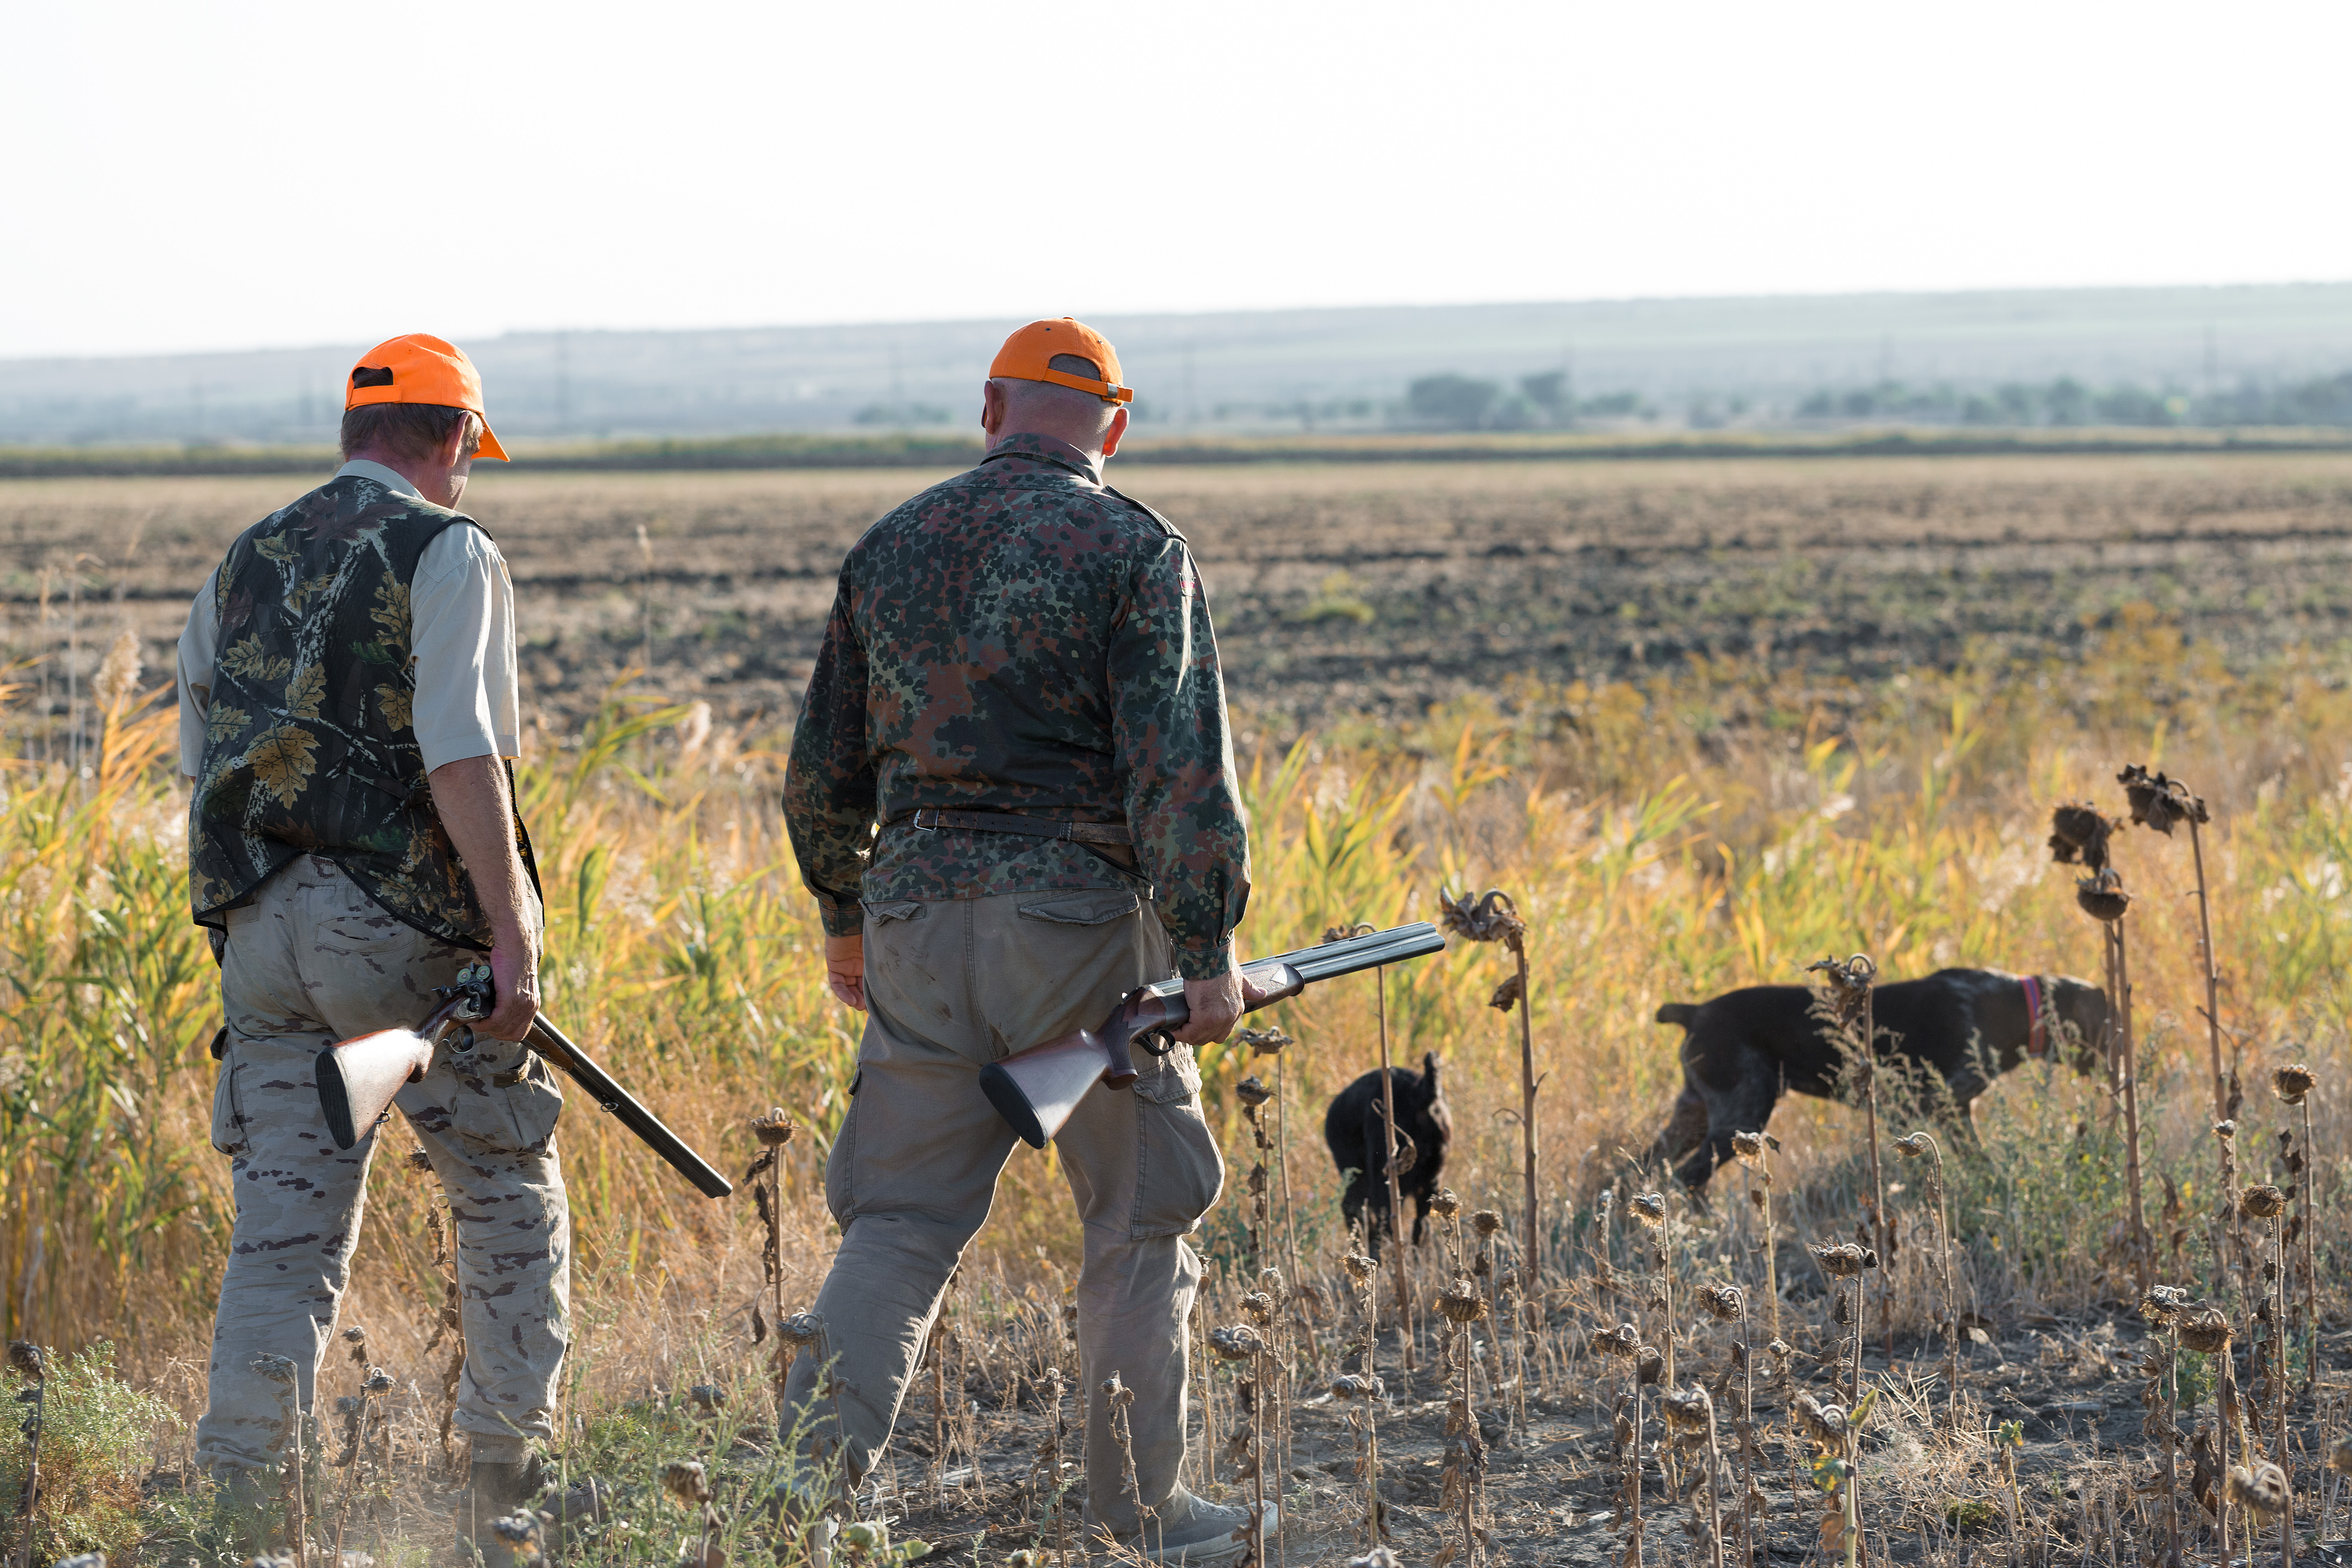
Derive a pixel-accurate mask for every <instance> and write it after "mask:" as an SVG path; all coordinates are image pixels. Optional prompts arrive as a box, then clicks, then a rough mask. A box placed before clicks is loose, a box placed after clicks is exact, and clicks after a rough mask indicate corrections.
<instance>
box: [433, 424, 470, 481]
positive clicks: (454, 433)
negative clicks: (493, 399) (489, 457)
mask: <svg viewBox="0 0 2352 1568" xmlns="http://www.w3.org/2000/svg"><path fill="white" fill-rule="evenodd" d="M473 428H474V416H472V415H471V414H468V415H467V416H465V417H464V418H463V419H460V420H458V421H457V423H456V424H455V425H452V426H450V427H449V434H447V435H446V436H444V437H442V438H441V449H440V450H439V451H438V452H436V453H435V454H434V458H435V460H436V461H437V462H438V463H439V464H440V465H441V466H442V467H443V468H456V467H457V465H458V464H459V463H461V462H463V461H464V460H465V456H466V437H467V435H469V434H470V433H471V432H472V431H473Z"/></svg>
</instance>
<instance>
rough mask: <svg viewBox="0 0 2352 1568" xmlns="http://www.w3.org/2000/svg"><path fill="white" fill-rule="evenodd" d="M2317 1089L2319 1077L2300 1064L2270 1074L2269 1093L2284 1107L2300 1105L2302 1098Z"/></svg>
mask: <svg viewBox="0 0 2352 1568" xmlns="http://www.w3.org/2000/svg"><path fill="white" fill-rule="evenodd" d="M2318 1087H2319V1075H2318V1074H2317V1073H2315V1072H2314V1071H2312V1070H2311V1069H2310V1068H2307V1067H2305V1066H2304V1065H2303V1064H2302V1063H2301V1062H2296V1063H2294V1065H2293V1066H2290V1067H2283V1068H2279V1069H2278V1070H2277V1071H2275V1072H2273V1073H2272V1074H2271V1092H2272V1093H2273V1094H2275V1095H2277V1096H2278V1097H2279V1101H2280V1103H2282V1104H2284V1105H2301V1104H2302V1103H2303V1101H2304V1097H2305V1096H2306V1095H2308V1094H2309V1093H2310V1092H2311V1091H2312V1090H2313V1089H2317V1088H2318Z"/></svg>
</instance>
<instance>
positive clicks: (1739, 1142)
mask: <svg viewBox="0 0 2352 1568" xmlns="http://www.w3.org/2000/svg"><path fill="white" fill-rule="evenodd" d="M1764 1146H1765V1143H1764V1134H1763V1133H1761V1132H1735V1133H1733V1134H1732V1135H1731V1154H1732V1158H1734V1159H1736V1160H1738V1162H1739V1163H1741V1164H1743V1165H1755V1164H1760V1163H1762V1162H1763V1159H1764Z"/></svg>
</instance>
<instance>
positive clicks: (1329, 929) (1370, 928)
mask: <svg viewBox="0 0 2352 1568" xmlns="http://www.w3.org/2000/svg"><path fill="white" fill-rule="evenodd" d="M1440 896H1441V897H1442V896H1443V895H1442V894H1441V895H1440ZM1380 929H1381V928H1380V927H1378V926H1376V925H1373V924H1372V923H1371V922H1370V921H1356V922H1355V923H1354V924H1352V925H1339V926H1325V927H1324V928H1323V945H1324V946H1326V947H1328V946H1330V945H1331V944H1332V943H1333V942H1346V941H1347V940H1349V938H1350V937H1359V936H1370V935H1371V934H1372V933H1373V932H1374V931H1378V930H1380Z"/></svg>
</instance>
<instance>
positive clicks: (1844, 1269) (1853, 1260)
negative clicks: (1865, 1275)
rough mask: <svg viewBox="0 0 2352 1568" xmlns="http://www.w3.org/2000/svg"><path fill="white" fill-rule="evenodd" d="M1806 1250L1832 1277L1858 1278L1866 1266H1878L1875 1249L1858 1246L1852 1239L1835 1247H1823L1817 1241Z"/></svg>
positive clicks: (1825, 1272)
mask: <svg viewBox="0 0 2352 1568" xmlns="http://www.w3.org/2000/svg"><path fill="white" fill-rule="evenodd" d="M1805 1250H1806V1251H1808V1252H1810V1253H1811V1254H1812V1255H1813V1261H1814V1262H1816V1263H1818V1264H1820V1265H1821V1266H1822V1273H1824V1274H1826V1275H1828V1276H1829V1277H1830V1278H1831V1279H1857V1278H1859V1277H1860V1276H1861V1274H1862V1271H1863V1270H1864V1268H1876V1267H1877V1266H1878V1254H1877V1253H1876V1252H1875V1251H1874V1250H1873V1249H1872V1248H1870V1247H1857V1246H1855V1245H1854V1244H1853V1242H1851V1241H1844V1242H1840V1243H1839V1244H1838V1245H1837V1246H1835V1247H1822V1246H1821V1245H1819V1244H1818V1243H1816V1244H1815V1245H1813V1246H1811V1247H1807V1248H1806V1249H1805Z"/></svg>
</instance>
